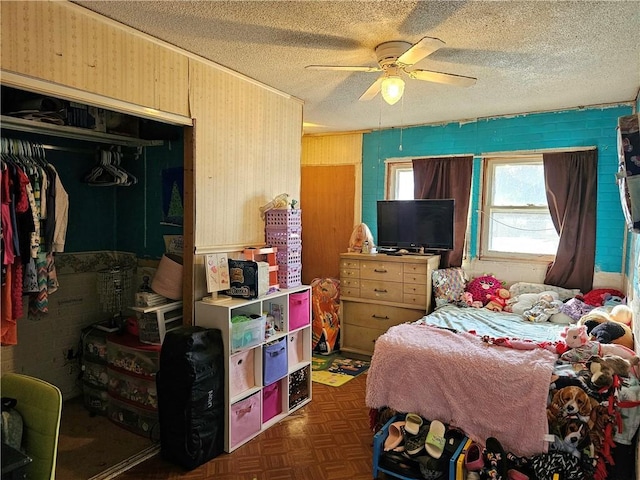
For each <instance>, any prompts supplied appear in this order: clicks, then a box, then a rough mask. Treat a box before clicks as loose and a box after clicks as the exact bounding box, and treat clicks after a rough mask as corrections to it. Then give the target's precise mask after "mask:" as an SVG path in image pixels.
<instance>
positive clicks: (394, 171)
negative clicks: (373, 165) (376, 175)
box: [384, 158, 413, 200]
mask: <svg viewBox="0 0 640 480" xmlns="http://www.w3.org/2000/svg"><path fill="white" fill-rule="evenodd" d="M385 163H386V175H385V189H384V196H385V198H384V199H385V200H397V199H398V197H397V193H398V192H397V189H398V185H397V180H398V172H400V171H403V170H411V172H412V173H413V158H412V159H409V160H407V159H405V158H403V159H401V160H391V159H389V160H387V161H386V162H385ZM411 198H413V192H411Z"/></svg>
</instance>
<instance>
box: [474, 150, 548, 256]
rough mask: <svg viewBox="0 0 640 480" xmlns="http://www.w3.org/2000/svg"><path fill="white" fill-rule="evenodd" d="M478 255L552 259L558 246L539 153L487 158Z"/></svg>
mask: <svg viewBox="0 0 640 480" xmlns="http://www.w3.org/2000/svg"><path fill="white" fill-rule="evenodd" d="M484 168H485V175H484V194H483V201H482V218H481V252H480V255H481V257H484V258H487V257H493V258H498V257H499V258H516V257H517V258H519V259H529V260H543V261H549V260H552V259H553V257H554V255H555V253H556V250H557V248H558V239H559V237H558V234H557V233H556V230H555V228H554V226H553V222H552V220H551V215H550V213H549V207H548V206H547V197H546V192H545V183H544V167H543V164H542V155H531V156H526V157H513V158H486V159H485V161H484Z"/></svg>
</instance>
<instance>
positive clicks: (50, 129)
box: [0, 115, 164, 147]
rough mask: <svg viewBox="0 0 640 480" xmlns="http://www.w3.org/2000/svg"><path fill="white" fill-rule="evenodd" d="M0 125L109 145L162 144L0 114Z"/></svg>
mask: <svg viewBox="0 0 640 480" xmlns="http://www.w3.org/2000/svg"><path fill="white" fill-rule="evenodd" d="M0 126H1V127H2V129H3V130H13V131H18V132H28V133H38V134H45V135H51V136H54V137H62V138H72V139H74V140H84V141H87V142H93V143H108V144H110V145H123V146H126V147H149V146H157V145H162V144H163V143H164V141H162V140H142V139H140V138H134V137H127V136H125V135H115V134H112V133H104V132H96V131H95V130H91V129H88V128H79V127H69V126H67V125H55V124H53V123H45V122H34V121H33V120H25V119H24V118H18V117H11V116H8V115H1V116H0Z"/></svg>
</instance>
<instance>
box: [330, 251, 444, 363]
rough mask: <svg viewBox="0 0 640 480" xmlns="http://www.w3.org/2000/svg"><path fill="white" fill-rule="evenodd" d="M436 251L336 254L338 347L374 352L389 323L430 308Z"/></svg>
mask: <svg viewBox="0 0 640 480" xmlns="http://www.w3.org/2000/svg"><path fill="white" fill-rule="evenodd" d="M439 262H440V256H439V255H403V256H391V255H383V254H375V253H374V254H364V253H343V254H341V255H340V304H341V309H340V312H341V314H340V330H341V334H340V335H341V347H340V350H341V351H342V352H346V353H355V354H360V355H372V354H373V347H374V344H375V341H376V339H377V338H378V337H379V336H380V335H382V334H383V333H385V332H386V331H387V329H388V328H389V327H392V326H393V325H398V324H400V323H405V322H412V321H415V320H418V319H419V318H422V317H423V316H424V315H426V314H427V313H429V312H430V311H431V290H432V289H431V272H432V271H433V270H435V269H437V268H438V264H439Z"/></svg>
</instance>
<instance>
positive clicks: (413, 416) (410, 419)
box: [404, 413, 422, 435]
mask: <svg viewBox="0 0 640 480" xmlns="http://www.w3.org/2000/svg"><path fill="white" fill-rule="evenodd" d="M404 420H405V426H404V429H405V430H406V431H407V433H409V434H411V435H417V434H418V432H419V431H420V427H421V426H422V417H421V416H420V415H418V414H417V413H407V416H406V418H405V419H404Z"/></svg>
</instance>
